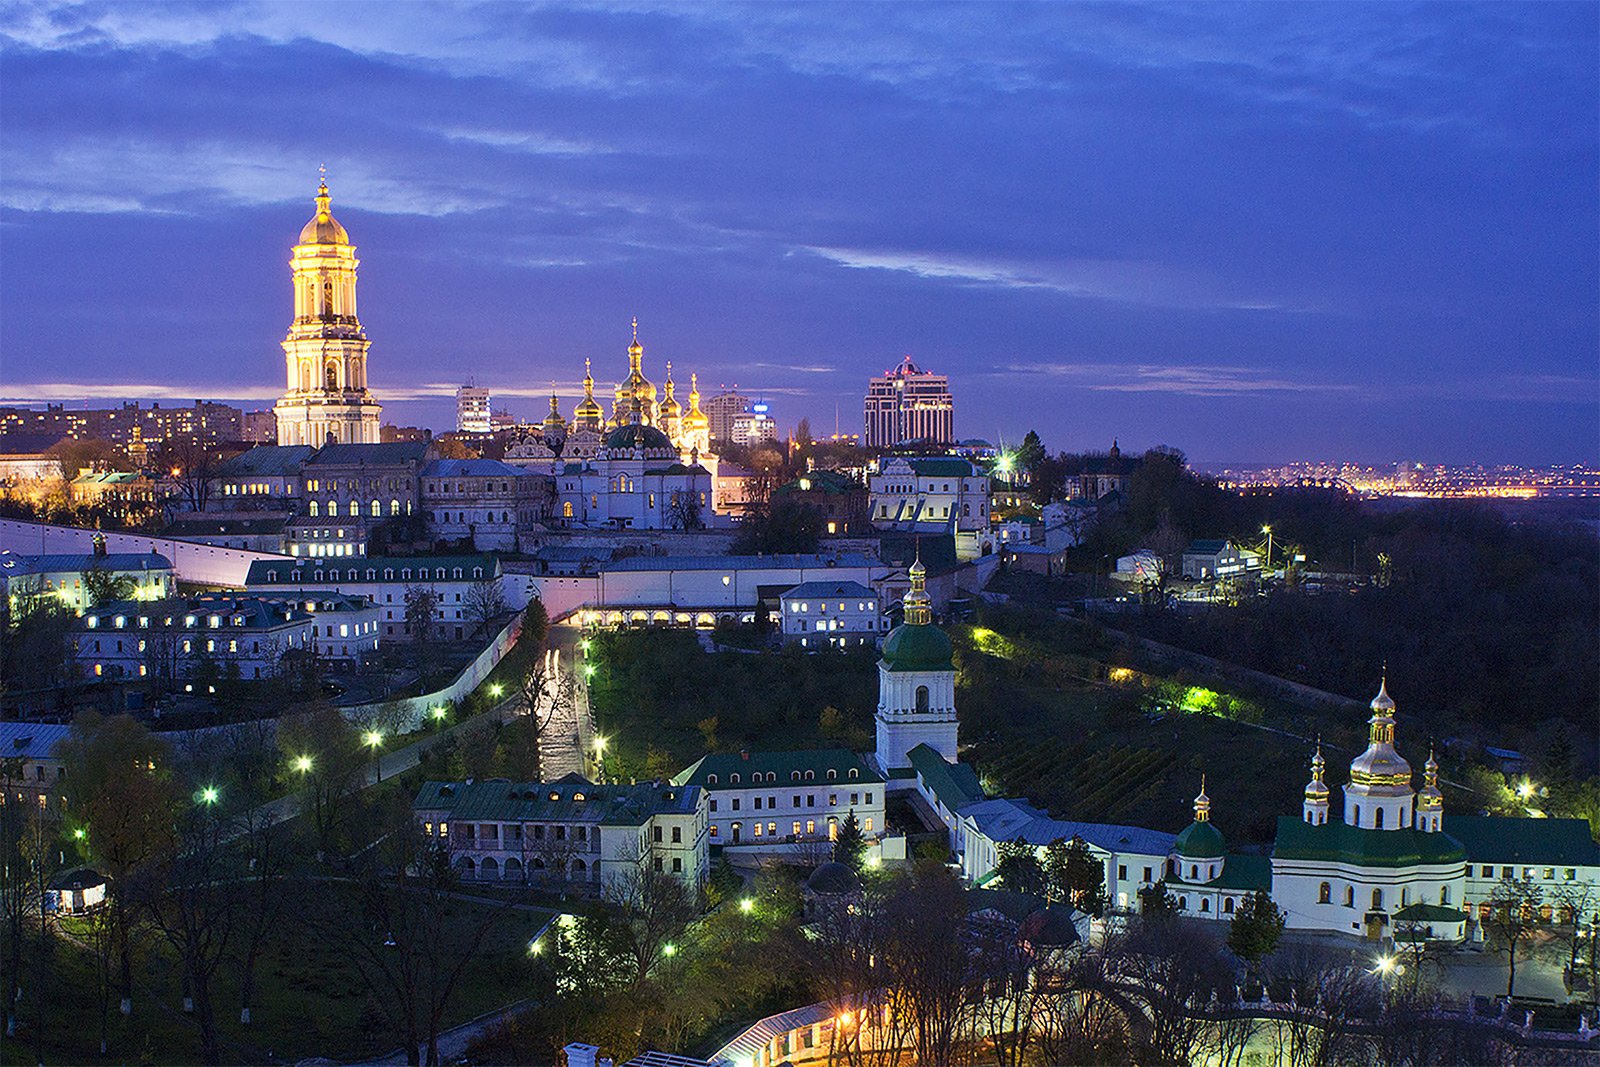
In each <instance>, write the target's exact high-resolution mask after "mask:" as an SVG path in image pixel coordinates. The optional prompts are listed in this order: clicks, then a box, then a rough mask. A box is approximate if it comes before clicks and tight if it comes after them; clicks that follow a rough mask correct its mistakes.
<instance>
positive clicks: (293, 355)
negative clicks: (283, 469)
mask: <svg viewBox="0 0 1600 1067" xmlns="http://www.w3.org/2000/svg"><path fill="white" fill-rule="evenodd" d="M329 203H330V198H329V196H328V182H327V178H326V176H324V178H323V180H322V183H321V185H320V186H319V187H318V188H317V213H316V214H315V215H314V216H312V219H311V221H310V222H308V223H306V224H305V226H304V228H302V229H301V231H300V241H299V243H297V244H296V245H295V246H294V250H293V252H292V254H291V255H290V259H289V269H290V271H291V272H292V274H293V277H294V321H293V322H291V323H290V324H289V335H288V336H287V337H286V338H285V339H284V341H283V355H284V368H285V372H286V383H285V384H286V387H287V389H286V391H285V392H284V394H283V396H282V398H281V399H279V401H278V403H277V405H276V406H275V407H274V408H273V411H274V413H275V414H276V415H277V417H278V444H280V445H313V446H320V445H322V444H325V443H326V442H327V441H328V439H329V437H330V436H331V437H332V439H333V440H334V441H336V442H339V443H341V444H377V443H378V415H379V413H380V412H381V411H382V410H383V409H382V408H381V407H380V406H379V404H378V402H377V401H376V400H374V399H373V398H372V394H371V393H370V392H368V391H367V349H368V347H369V346H370V345H371V342H370V341H368V340H367V334H366V331H365V330H363V329H362V327H361V320H360V319H358V318H356V267H357V266H359V265H360V261H359V260H358V259H356V250H355V246H354V245H352V244H351V243H350V235H349V234H348V233H346V232H345V228H344V227H343V226H341V225H339V223H338V221H337V220H336V219H334V217H333V213H332V212H331V211H330V210H329Z"/></svg>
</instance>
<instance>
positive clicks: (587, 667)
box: [583, 663, 594, 678]
mask: <svg viewBox="0 0 1600 1067" xmlns="http://www.w3.org/2000/svg"><path fill="white" fill-rule="evenodd" d="M583 676H584V677H585V678H593V677H594V664H593V663H585V664H584V665H583Z"/></svg>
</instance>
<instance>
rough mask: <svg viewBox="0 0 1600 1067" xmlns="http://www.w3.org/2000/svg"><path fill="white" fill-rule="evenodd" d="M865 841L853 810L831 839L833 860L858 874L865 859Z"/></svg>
mask: <svg viewBox="0 0 1600 1067" xmlns="http://www.w3.org/2000/svg"><path fill="white" fill-rule="evenodd" d="M866 851H867V839H866V838H865V837H864V836H862V833H861V823H860V822H859V821H858V820H857V819H856V813H855V809H854V808H852V809H850V812H849V813H848V814H847V815H846V816H845V817H844V822H842V823H840V824H839V832H838V834H837V835H835V837H834V839H833V859H834V862H836V863H842V864H844V865H845V866H846V867H849V868H850V869H851V870H852V871H855V872H857V873H860V871H861V864H862V863H863V861H864V860H865V859H866Z"/></svg>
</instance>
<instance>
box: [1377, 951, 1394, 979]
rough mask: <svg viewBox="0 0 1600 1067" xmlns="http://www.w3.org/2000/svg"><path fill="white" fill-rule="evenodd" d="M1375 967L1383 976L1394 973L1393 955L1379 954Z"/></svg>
mask: <svg viewBox="0 0 1600 1067" xmlns="http://www.w3.org/2000/svg"><path fill="white" fill-rule="evenodd" d="M1375 969H1376V970H1377V972H1378V973H1379V974H1381V975H1383V976H1384V977H1386V978H1387V977H1388V976H1389V975H1391V974H1393V973H1394V970H1395V962H1394V957H1393V956H1379V957H1378V966H1377V967H1376V968H1375Z"/></svg>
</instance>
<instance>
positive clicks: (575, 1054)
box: [561, 1041, 600, 1067]
mask: <svg viewBox="0 0 1600 1067" xmlns="http://www.w3.org/2000/svg"><path fill="white" fill-rule="evenodd" d="M561 1051H562V1052H565V1053H566V1054H567V1067H596V1063H595V1060H596V1057H597V1056H598V1055H599V1053H600V1048H599V1046H597V1045H585V1044H583V1043H582V1042H581V1041H574V1042H573V1043H572V1044H570V1045H568V1046H567V1047H566V1048H564V1049H562V1050H561Z"/></svg>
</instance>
